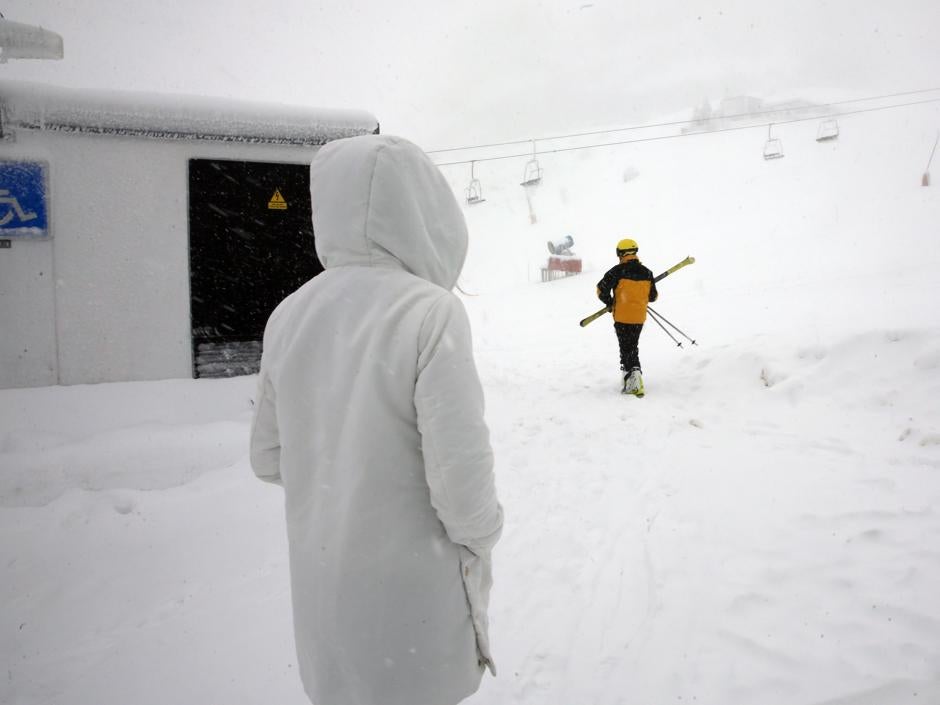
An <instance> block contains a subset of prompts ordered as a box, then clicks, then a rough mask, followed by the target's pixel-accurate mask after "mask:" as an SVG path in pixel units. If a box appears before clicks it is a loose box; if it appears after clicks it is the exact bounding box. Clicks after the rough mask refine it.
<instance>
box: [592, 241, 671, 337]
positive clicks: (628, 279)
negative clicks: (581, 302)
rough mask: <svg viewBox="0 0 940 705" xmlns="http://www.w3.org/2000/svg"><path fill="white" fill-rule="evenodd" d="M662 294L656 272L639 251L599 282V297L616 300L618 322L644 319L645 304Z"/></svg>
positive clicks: (605, 299)
mask: <svg viewBox="0 0 940 705" xmlns="http://www.w3.org/2000/svg"><path fill="white" fill-rule="evenodd" d="M658 297H659V293H658V292H657V291H656V282H654V281H653V273H652V272H651V271H650V270H648V269H647V268H646V267H644V266H643V265H642V264H640V260H639V259H637V256H636V255H627V256H625V257H623V258H621V260H620V264H618V265H617V266H615V267H613V268H612V269H611V270H610V271H609V272H607V274H605V275H604V278H603V279H601V280H600V281H599V282H598V283H597V298H599V299H600V300H601V301H603V302H604V304H605V305H606V306H608V307H609V306H610V305H611V304H613V307H614V308H613V314H614V321H615V322H616V323H644V322H645V321H646V305H647V304H648V303H649V302H650V301H655V300H656V299H657V298H658Z"/></svg>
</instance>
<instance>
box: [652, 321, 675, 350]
mask: <svg viewBox="0 0 940 705" xmlns="http://www.w3.org/2000/svg"><path fill="white" fill-rule="evenodd" d="M650 318H652V319H653V321H654V322H655V323H656V325H658V326H659V327H660V328H662V329H663V331H665V333H666V335H668V336H669V337H670V338H672V342H674V343H675V344H676V346H678V347H680V348H681V347H682V343H680V342H679V341H678V340H676V336H674V335H673V334H672V333H670V332H669V330H668V329H667V328H666V326H664V325H663V324H662V323H660V322H659V319H658V318H656V316H650Z"/></svg>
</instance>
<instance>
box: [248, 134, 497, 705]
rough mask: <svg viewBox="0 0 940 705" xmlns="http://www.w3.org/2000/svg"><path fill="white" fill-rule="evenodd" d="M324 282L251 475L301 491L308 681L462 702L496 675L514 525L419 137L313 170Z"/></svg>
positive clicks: (365, 144) (316, 693) (273, 350)
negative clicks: (490, 613)
mask: <svg viewBox="0 0 940 705" xmlns="http://www.w3.org/2000/svg"><path fill="white" fill-rule="evenodd" d="M310 192H311V201H312V206H313V226H314V233H315V238H316V251H317V256H318V257H319V259H320V262H321V264H322V265H323V267H324V268H325V271H324V272H322V273H321V274H319V275H318V276H316V277H314V278H313V279H311V280H310V281H309V282H307V283H306V284H304V285H303V286H301V287H300V288H299V289H298V290H297V291H295V292H294V293H293V294H291V295H290V296H288V297H287V298H286V299H285V300H284V301H283V302H281V304H280V305H279V306H278V307H277V308H276V309H275V311H274V312H273V313H272V314H271V317H270V318H269V320H268V324H267V327H266V329H265V333H264V345H263V350H264V353H263V355H262V359H261V371H260V374H259V379H258V396H257V402H256V407H255V414H254V418H253V422H252V429H251V464H252V467H253V469H254V472H255V474H256V475H257V476H258V477H260V478H261V479H262V480H267V481H270V482H275V483H278V484H282V485H283V487H284V490H285V503H286V517H287V534H288V545H289V552H290V573H291V594H292V602H293V610H294V632H295V638H296V645H297V655H298V660H299V669H300V676H301V678H302V681H303V684H304V688H305V690H306V692H307V695H308V697H309V698H310V699H311V701H312V702H313V703H314V704H315V705H450V704H452V703H457V702H459V701H461V700H463V699H464V698H466V697H467V696H469V695H470V694H472V693H474V692H475V691H476V690H477V688H478V687H479V684H480V679H481V677H482V674H483V670H484V668H485V667H486V666H489V668H490V670H491V671H493V672H494V673H495V669H494V666H493V661H492V657H491V655H490V648H489V640H488V635H487V604H488V600H489V590H490V586H491V584H492V578H491V575H492V573H491V551H492V548H493V546H494V544H495V543H496V541H497V539H498V538H499V535H500V532H501V530H502V523H503V516H502V509H501V507H500V505H499V503H498V501H497V497H496V489H495V483H494V476H493V454H492V450H491V448H490V443H489V432H488V430H487V427H486V424H485V422H484V419H483V392H482V388H481V385H480V381H479V377H478V375H477V371H476V367H475V365H474V361H473V354H472V349H471V338H470V326H469V322H468V320H467V316H466V312H465V311H464V308H463V304H462V303H461V302H460V300H459V299H458V298H457V297H456V296H455V295H454V294H453V293H452V292H451V290H452V289H453V287H454V285H455V284H456V281H457V277H458V275H459V274H460V270H461V268H462V267H463V262H464V259H465V257H466V252H467V229H466V224H465V221H464V218H463V213H462V212H461V210H460V207H459V206H458V204H457V202H456V199H455V198H454V195H453V193H452V191H451V189H450V187H449V186H448V184H447V182H446V181H445V180H444V178H443V176H442V175H441V173H440V171H439V169H438V168H437V167H436V166H435V165H434V164H433V163H432V162H431V161H430V159H428V157H427V156H426V155H425V154H424V153H423V152H422V151H421V150H420V149H419V148H418V147H416V146H415V145H413V144H411V143H410V142H408V141H406V140H403V139H400V138H396V137H389V136H379V135H369V136H364V137H353V138H350V139H345V140H338V141H336V142H332V143H330V144H328V145H326V146H324V147H323V148H322V149H321V150H320V151H319V152H318V153H317V155H316V157H315V158H314V160H313V163H312V164H311V167H310Z"/></svg>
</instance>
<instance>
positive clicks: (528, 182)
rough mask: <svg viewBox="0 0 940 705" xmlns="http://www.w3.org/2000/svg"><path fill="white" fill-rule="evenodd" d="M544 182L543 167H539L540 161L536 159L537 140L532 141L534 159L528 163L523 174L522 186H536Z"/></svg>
mask: <svg viewBox="0 0 940 705" xmlns="http://www.w3.org/2000/svg"><path fill="white" fill-rule="evenodd" d="M541 180H542V167H540V166H539V160H538V159H536V158H535V140H533V141H532V159H530V160H529V161H528V162H526V165H525V170H524V171H523V172H522V184H521V185H522V186H535V185H536V184H537V183H539V182H540V181H541Z"/></svg>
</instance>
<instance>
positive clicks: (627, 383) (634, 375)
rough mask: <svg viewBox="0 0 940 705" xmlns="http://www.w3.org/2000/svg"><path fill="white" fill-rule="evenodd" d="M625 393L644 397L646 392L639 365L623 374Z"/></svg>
mask: <svg viewBox="0 0 940 705" xmlns="http://www.w3.org/2000/svg"><path fill="white" fill-rule="evenodd" d="M623 393H624V394H632V395H633V396H635V397H638V398H642V397H643V395H644V394H645V391H644V389H643V375H642V374H641V373H640V368H639V367H634V368H633V369H632V370H630V371H629V372H625V373H624V375H623Z"/></svg>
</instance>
